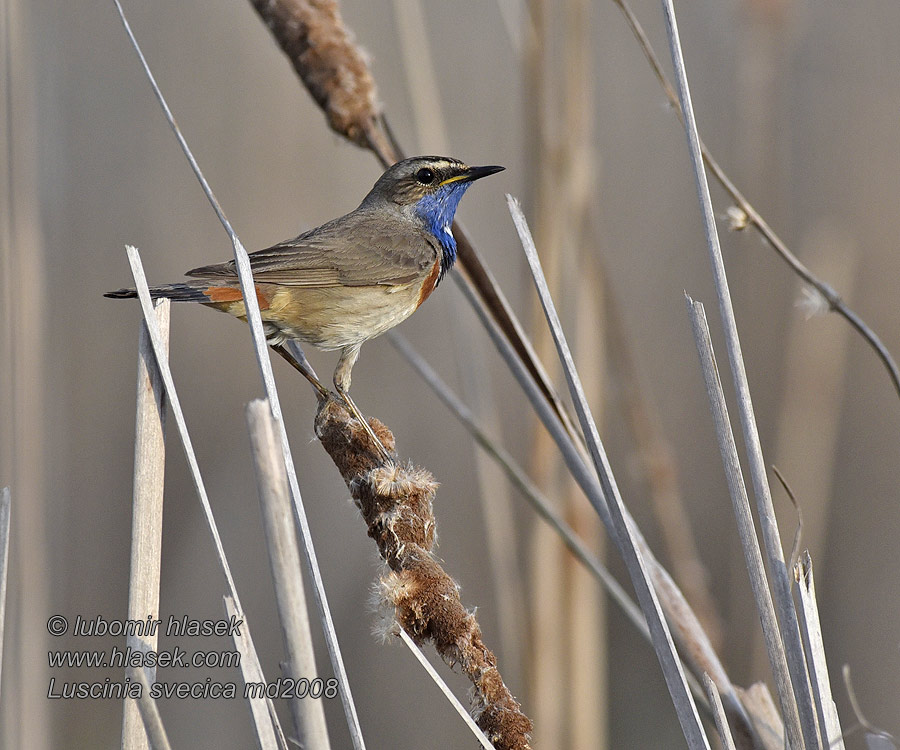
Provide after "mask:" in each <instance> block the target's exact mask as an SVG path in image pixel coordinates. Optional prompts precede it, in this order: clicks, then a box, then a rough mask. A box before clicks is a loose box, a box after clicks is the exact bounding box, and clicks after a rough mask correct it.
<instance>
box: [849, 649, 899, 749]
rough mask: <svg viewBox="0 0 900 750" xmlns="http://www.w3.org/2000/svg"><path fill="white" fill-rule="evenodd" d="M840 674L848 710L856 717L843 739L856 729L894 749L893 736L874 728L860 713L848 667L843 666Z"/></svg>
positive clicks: (894, 741) (860, 709)
mask: <svg viewBox="0 0 900 750" xmlns="http://www.w3.org/2000/svg"><path fill="white" fill-rule="evenodd" d="M842 674H843V677H844V687H845V688H846V689H847V698H848V699H849V700H850V708H852V709H853V715H854V716H855V717H856V723H857V726H855V727H851V728H850V729H848V730H847V732H846V733H845V734H844V736H845V737H847V736H848V735H850V734H852V733H853V732H854V731H856V730H858V729H863V730H865V731H866V732H870V733H871V734H873V735H875V736H876V737H879V738H882V739H885V740H887V741H889V742H890V743H891V746H892V747H895V748H896V746H897V745H896V740H895V739H894V735H892V734H890V733H889V732H885V731H884V730H883V729H879V728H878V727H876V726H875V725H874V724H873V723H872V722H871V721H869V720H868V719H867V718H866V717H865V716H864V715H863V712H862V708H861V707H860V705H859V700H858V699H857V698H856V691H855V690H854V689H853V683H852V682H851V681H850V665H849V664H845V665H844V668H843V670H842Z"/></svg>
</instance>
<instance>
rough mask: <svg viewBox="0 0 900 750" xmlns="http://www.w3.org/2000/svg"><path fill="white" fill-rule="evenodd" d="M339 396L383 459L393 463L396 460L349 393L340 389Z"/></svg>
mask: <svg viewBox="0 0 900 750" xmlns="http://www.w3.org/2000/svg"><path fill="white" fill-rule="evenodd" d="M337 395H338V397H339V398H340V400H341V401H342V402H343V404H344V406H346V407H347V410H348V411H349V412H350V414H352V415H353V418H354V419H356V420H357V421H359V423H360V424H361V425H362V427H363V429H364V430H365V431H366V433H368V435H369V437H370V438H371V439H372V442H373V443H374V445H375V449H376V450H377V451H378V453H379V454H380V455H381V458H382V459H383V460H384V461H385V462H388V461H391V462H392V461H393V460H394V457H393V455H392V454H391V453H390V452H389V451H388V449H387V448H385V447H384V443H382V442H381V440H380V438H379V437H378V435H376V434H375V430H373V429H372V425H370V424H369V420H368V419H366V418H365V417H364V416H363V414H362V412H361V411H360V410H359V407H358V406H357V405H356V404H355V403H354V402H353V399H352V398H350V394H349V393H347V391H345V390H343V389H341V388H338V389H337Z"/></svg>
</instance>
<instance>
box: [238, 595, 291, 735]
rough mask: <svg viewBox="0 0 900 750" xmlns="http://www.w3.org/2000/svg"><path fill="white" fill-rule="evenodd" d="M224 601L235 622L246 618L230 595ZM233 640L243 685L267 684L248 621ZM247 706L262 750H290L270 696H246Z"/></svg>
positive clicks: (249, 694)
mask: <svg viewBox="0 0 900 750" xmlns="http://www.w3.org/2000/svg"><path fill="white" fill-rule="evenodd" d="M223 598H224V603H225V614H226V615H227V616H228V617H229V618H231V619H232V621H234V620H236V619H238V618H241V617H243V615H242V614H241V613H240V611H239V610H238V608H237V606H236V605H235V603H234V599H232V598H231V597H230V596H227V595H226V596H225V597H223ZM232 639H233V642H234V647H235V649H237V652H238V654H240V656H241V677H243V679H244V685H245V686H247V685H261V684H266V677H265V675H264V674H263V671H262V666H261V665H260V663H259V659H258V658H257V656H256V647H255V646H254V645H253V638H251V636H250V628H249V627H248V625H247V622H246V620H245V621H244V622H243V623H242V624H241V626H240V627H239V628H235V629H234V632H233V634H232ZM247 702H248V703H249V704H250V715H251V716H252V717H253V726H254V728H255V729H256V741H257V743H258V744H259V748H260V750H287V741H286V740H285V739H284V732H282V731H281V723H280V722H279V720H278V714H277V713H275V706H274V705H273V704H272V699H271V698H269V696H268V695H259V694H258V693H247Z"/></svg>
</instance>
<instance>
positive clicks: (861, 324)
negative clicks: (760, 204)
mask: <svg viewBox="0 0 900 750" xmlns="http://www.w3.org/2000/svg"><path fill="white" fill-rule="evenodd" d="M613 2H614V3H615V4H616V5H617V6H618V7H619V9H620V10H621V11H622V14H623V15H624V16H625V21H626V23H627V24H628V27H629V28H630V29H631V32H632V34H634V36H635V38H636V39H637V41H638V44H639V45H640V47H641V50H642V51H643V53H644V57H646V58H647V62H648V63H649V65H650V67H651V69H652V70H653V74H654V75H655V76H656V79H657V80H658V81H659V84H660V86H662V88H663V91H664V92H665V94H666V97H667V98H668V99H669V103H670V104H671V105H672V108H673V109H674V110H675V112H676V114H677V115H678V117H679V119H681V121H682V122H684V114H683V110H682V108H681V102H680V101H679V98H678V94H677V93H676V92H675V88H674V87H673V86H672V84H671V83H670V82H669V79H668V78H667V77H666V74H665V72H664V71H663V69H662V65H661V64H660V61H659V57H658V56H657V54H656V51H655V50H654V49H653V45H651V44H650V40H649V38H648V37H647V34H646V33H645V31H644V29H643V27H642V26H641V24H640V22H639V21H638V20H637V16H635V14H634V11H633V10H632V9H631V6H630V5H629V4H628V3H627V2H626V0H613ZM699 146H700V151H701V154H702V157H703V160H704V161H705V162H706V164H707V166H708V167H709V168H710V170H711V171H712V173H713V176H714V177H715V178H716V180H717V181H718V182H719V184H720V185H721V186H722V188H724V190H725V192H726V193H728V195H729V196H731V199H732V200H733V201H734V202H735V204H736V205H737V207H738V208H739V209H740V211H741V212H742V214H743V215H742V216H741V217H740V223H739V224H737V225H736V226H738V227H739V228H743V227H745V226H747V225H752V226H753V227H754V228H755V229H756V230H757V231H758V232H759V234H760V235H761V236H762V237H763V239H765V241H766V242H767V243H768V245H769V247H771V248H772V249H773V250H774V251H775V253H776V254H777V255H778V256H779V257H780V258H781V259H782V260H783V261H784V262H785V263H787V265H788V266H789V267H790V269H791V270H792V271H793V272H794V273H796V274H797V275H798V276H799V277H800V278H801V279H803V280H804V281H805V282H806V283H807V284H809V285H810V286H811V287H813V288H814V289H815V290H816V291H817V292H818V293H819V294H821V295H822V297H823V298H824V299H825V300H826V302H827V303H828V308H829V310H831V311H833V312H836V313H838V315H840V316H841V317H843V318H844V319H845V320H846V321H847V322H848V323H849V324H850V325H851V326H852V327H853V328H855V329H856V331H857V332H858V333H859V334H860V335H861V336H862V337H863V339H865V341H866V343H868V344H869V346H871V347H872V349H874V350H875V353H876V354H877V355H878V358H879V359H880V360H881V362H882V364H883V365H884V367H885V369H886V370H887V372H888V377H889V378H890V380H891V383H892V384H893V386H894V390H895V391H897V394H898V395H900V368H898V367H897V363H896V362H895V361H894V358H893V357H892V356H891V353H890V351H888V348H887V347H886V346H885V345H884V343H883V342H882V340H881V338H880V337H879V336H878V335H877V334H876V333H875V331H873V330H872V328H871V327H870V326H869V325H868V324H867V323H866V322H865V321H864V320H863V319H862V318H861V317H860V316H859V315H858V314H857V313H856V312H855V311H854V310H853V309H852V308H851V307H850V306H849V305H847V303H846V302H844V300H843V298H842V297H841V296H840V294H838V293H837V291H835V289H834V288H833V287H832V286H831V285H830V284H828V283H827V282H825V281H823V280H822V279H820V278H818V277H817V276H816V275H815V274H813V272H812V271H810V269H808V268H807V267H806V266H805V265H804V264H803V263H802V262H801V261H800V259H799V258H798V257H797V256H796V255H794V253H793V252H792V251H791V250H790V248H789V247H788V246H787V245H786V244H785V242H784V241H783V240H782V239H781V237H779V236H778V235H777V234H776V233H775V230H773V229H772V227H771V226H769V224H768V222H766V220H765V219H764V218H763V217H762V216H761V215H760V214H759V212H757V210H756V209H755V208H754V207H753V205H752V204H751V203H750V201H748V200H747V198H746V197H745V196H744V194H743V193H742V192H741V191H740V190H738V188H737V186H736V185H735V184H734V183H733V182H732V181H731V178H730V177H729V176H728V174H727V173H726V172H725V170H724V169H723V168H722V167H721V166H720V165H719V163H718V161H716V159H715V158H714V157H713V155H712V154H711V153H710V151H709V149H707V147H706V145H705V144H704V143H703V142H702V141H701V142H700V143H699Z"/></svg>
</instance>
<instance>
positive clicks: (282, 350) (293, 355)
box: [272, 344, 331, 401]
mask: <svg viewBox="0 0 900 750" xmlns="http://www.w3.org/2000/svg"><path fill="white" fill-rule="evenodd" d="M272 349H273V350H274V351H276V352H278V353H279V354H280V355H281V356H282V357H284V358H285V359H286V360H287V361H288V362H289V363H290V365H291V367H293V368H294V369H295V370H297V371H298V372H299V373H300V374H301V375H303V377H304V378H306V379H307V380H308V381H309V382H310V383H311V384H312V387H313V388H315V389H316V397H317V398H318V399H319V401H327V400H328V397H329V396H330V395H331V394H330V393H329V392H328V389H327V388H326V387H325V386H324V385H322V383H321V382H319V379H318V378H317V377H316V373H315V372H314V371H313V368H312V367H310V364H309V362H307V360H306V356H305V355H304V354H303V350H302V349H300V348H299V347H297V351H290V350H289V349H287V348H286V347H285V346H284V344H273V345H272Z"/></svg>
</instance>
